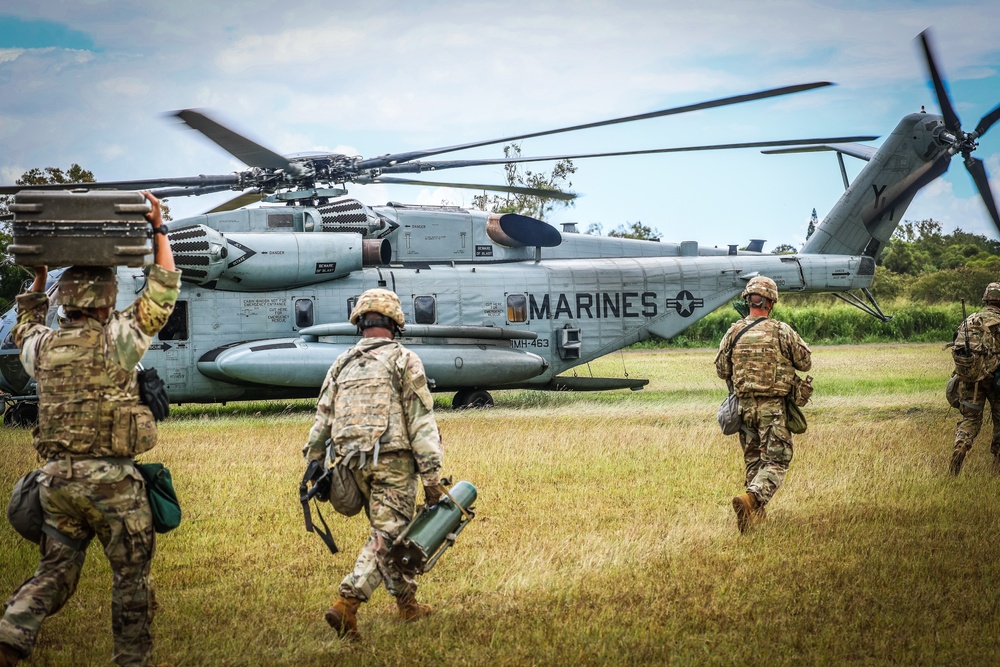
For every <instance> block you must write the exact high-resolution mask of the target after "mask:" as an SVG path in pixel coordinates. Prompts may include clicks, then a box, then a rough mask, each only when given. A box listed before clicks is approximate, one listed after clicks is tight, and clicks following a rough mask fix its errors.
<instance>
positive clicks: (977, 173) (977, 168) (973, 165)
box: [965, 157, 1000, 232]
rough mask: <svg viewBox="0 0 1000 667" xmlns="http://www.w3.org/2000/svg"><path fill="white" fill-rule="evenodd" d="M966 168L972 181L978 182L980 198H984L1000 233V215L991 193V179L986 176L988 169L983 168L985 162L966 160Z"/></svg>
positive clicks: (972, 158)
mask: <svg viewBox="0 0 1000 667" xmlns="http://www.w3.org/2000/svg"><path fill="white" fill-rule="evenodd" d="M965 168H966V169H968V170H969V173H970V174H972V180H974V181H975V182H976V187H977V188H979V196H980V197H982V198H983V203H984V204H986V209H987V210H988V211H989V212H990V217H991V218H993V224H994V225H996V228H997V231H998V232H1000V214H998V213H997V202H996V200H995V199H994V198H993V193H992V192H991V191H990V179H989V176H987V175H986V167H985V166H983V161H982V160H980V159H979V158H974V157H969V158H966V160H965Z"/></svg>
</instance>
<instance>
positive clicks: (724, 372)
mask: <svg viewBox="0 0 1000 667" xmlns="http://www.w3.org/2000/svg"><path fill="white" fill-rule="evenodd" d="M732 334H733V327H730V328H729V331H727V332H726V335H725V336H723V337H722V342H721V343H719V353H718V354H716V355H715V374H716V375H718V376H719V377H720V378H722V379H723V380H726V381H729V378H731V377H732V376H733V363H732V360H731V359H730V358H729V341H730V340H732V337H733V336H732Z"/></svg>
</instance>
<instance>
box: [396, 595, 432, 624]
mask: <svg viewBox="0 0 1000 667" xmlns="http://www.w3.org/2000/svg"><path fill="white" fill-rule="evenodd" d="M396 606H397V607H399V618H400V620H403V621H415V620H417V619H418V618H423V617H424V616H430V614H431V606H430V605H429V604H420V603H419V602H417V598H415V597H406V598H404V597H398V598H396Z"/></svg>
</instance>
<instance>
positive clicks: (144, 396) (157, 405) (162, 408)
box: [138, 368, 170, 421]
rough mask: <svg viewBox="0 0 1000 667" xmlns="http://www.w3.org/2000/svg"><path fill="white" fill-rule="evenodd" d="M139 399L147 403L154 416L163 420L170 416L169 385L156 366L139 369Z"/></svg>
mask: <svg viewBox="0 0 1000 667" xmlns="http://www.w3.org/2000/svg"><path fill="white" fill-rule="evenodd" d="M138 384H139V399H140V400H141V401H142V402H143V403H145V404H146V405H147V406H148V407H149V410H150V412H152V413H153V418H154V419H155V420H156V421H161V420H163V419H166V418H167V417H168V416H170V399H169V398H168V397H167V387H166V385H165V384H163V380H161V379H160V376H159V375H158V374H157V372H156V369H155V368H145V369H143V370H141V371H139V374H138Z"/></svg>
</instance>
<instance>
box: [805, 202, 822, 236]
mask: <svg viewBox="0 0 1000 667" xmlns="http://www.w3.org/2000/svg"><path fill="white" fill-rule="evenodd" d="M818 226H819V216H818V215H816V209H813V213H812V215H811V216H809V227H808V229H806V240H807V241H808V240H809V237H810V236H812V235H813V232H815V231H816V228H817V227H818Z"/></svg>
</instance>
